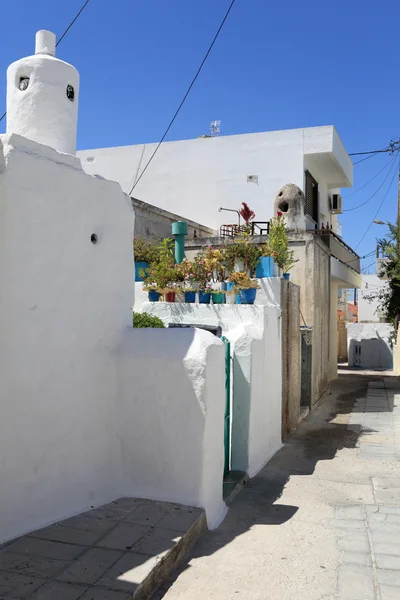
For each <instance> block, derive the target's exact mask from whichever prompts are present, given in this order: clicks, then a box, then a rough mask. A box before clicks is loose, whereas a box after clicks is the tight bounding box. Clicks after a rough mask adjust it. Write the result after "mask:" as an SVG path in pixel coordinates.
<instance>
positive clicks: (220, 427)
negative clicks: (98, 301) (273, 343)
mask: <svg viewBox="0 0 400 600" xmlns="http://www.w3.org/2000/svg"><path fill="white" fill-rule="evenodd" d="M119 356H120V361H119V363H118V365H119V366H118V380H119V381H120V382H127V381H131V382H132V385H131V386H122V387H121V389H120V394H119V398H118V400H119V402H118V411H117V412H118V432H119V433H118V436H119V439H120V443H121V453H122V464H123V486H124V494H125V495H127V496H138V497H144V498H153V499H156V500H166V501H171V502H181V503H184V504H188V505H194V506H201V507H204V508H205V509H206V514H207V520H208V525H209V527H210V528H214V527H216V526H217V525H219V524H220V522H221V520H222V519H223V517H224V516H225V513H226V505H225V503H224V502H223V499H222V481H223V473H224V411H225V347H224V344H223V342H222V341H221V340H219V339H218V338H216V337H215V336H213V335H212V334H211V333H209V332H207V331H202V330H199V329H165V330H164V329H161V330H160V329H135V330H133V331H132V329H131V330H130V331H127V332H126V334H125V336H124V340H123V342H122V344H121V347H120V349H119Z"/></svg>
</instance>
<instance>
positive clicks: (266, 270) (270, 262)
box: [256, 256, 276, 279]
mask: <svg viewBox="0 0 400 600" xmlns="http://www.w3.org/2000/svg"><path fill="white" fill-rule="evenodd" d="M275 272H276V271H275V261H274V259H273V257H272V256H262V257H261V258H260V262H259V263H258V264H257V266H256V277H257V278H258V279H263V278H264V277H275V276H276V275H275Z"/></svg>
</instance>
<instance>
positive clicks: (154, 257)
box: [133, 236, 160, 281]
mask: <svg viewBox="0 0 400 600" xmlns="http://www.w3.org/2000/svg"><path fill="white" fill-rule="evenodd" d="M133 251H134V257H135V281H143V280H144V278H145V277H146V271H147V269H148V268H149V267H150V264H153V263H156V262H158V260H159V257H160V253H159V245H158V243H156V241H150V240H145V239H144V238H143V237H141V236H139V237H137V238H134V239H133Z"/></svg>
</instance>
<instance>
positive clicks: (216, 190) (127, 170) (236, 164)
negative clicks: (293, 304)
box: [78, 129, 303, 229]
mask: <svg viewBox="0 0 400 600" xmlns="http://www.w3.org/2000/svg"><path fill="white" fill-rule="evenodd" d="M154 148H155V144H146V145H144V146H143V145H140V146H124V147H119V148H101V149H97V150H84V151H80V152H79V153H78V155H79V156H80V157H81V158H82V165H83V168H84V169H85V170H86V171H87V172H88V173H99V174H100V175H102V176H103V177H107V178H108V179H111V180H115V181H118V182H119V183H120V184H121V187H122V189H123V190H124V191H127V192H128V191H129V190H130V189H131V185H132V183H133V177H134V174H135V172H136V170H137V169H139V172H140V171H141V169H142V168H143V166H144V165H145V164H146V162H147V161H148V159H149V158H150V156H151V154H152V153H153V151H154ZM151 169H152V170H151V176H147V174H146V176H145V177H143V178H142V179H141V181H140V182H139V184H138V185H137V187H136V188H135V192H134V194H135V197H136V198H139V199H140V200H143V201H144V202H148V203H149V204H154V205H155V206H159V207H160V208H164V209H166V210H169V211H171V212H175V213H177V214H178V215H183V216H184V217H185V218H188V219H191V220H192V221H196V222H198V223H202V224H204V225H207V226H208V227H212V228H213V229H218V228H219V226H220V225H221V224H222V223H232V222H234V223H236V221H237V218H236V215H234V214H232V213H227V212H221V213H219V212H218V208H219V207H220V206H223V207H225V208H234V209H236V210H237V209H239V208H240V206H241V204H242V202H247V203H248V204H249V205H250V207H251V208H252V209H253V210H254V211H255V213H256V219H257V220H259V221H266V220H268V219H269V218H271V217H272V216H273V212H274V200H275V196H276V195H277V193H278V192H279V189H280V188H281V187H282V186H283V185H284V184H286V183H295V184H296V185H298V186H300V187H301V188H303V130H302V129H293V130H288V131H272V132H267V133H257V134H248V135H232V136H227V137H215V138H205V139H195V140H184V141H179V142H168V143H164V144H163V145H162V146H161V147H160V149H159V151H158V153H157V158H156V160H154V161H153V163H152V165H151ZM149 174H150V171H149ZM248 175H257V176H258V183H248V182H247V176H248Z"/></svg>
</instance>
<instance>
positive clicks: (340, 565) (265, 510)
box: [155, 369, 400, 600]
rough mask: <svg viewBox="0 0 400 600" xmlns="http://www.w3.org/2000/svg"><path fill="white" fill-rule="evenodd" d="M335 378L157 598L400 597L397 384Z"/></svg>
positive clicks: (368, 375) (350, 375) (372, 377)
mask: <svg viewBox="0 0 400 600" xmlns="http://www.w3.org/2000/svg"><path fill="white" fill-rule="evenodd" d="M340 373H341V374H340V377H339V379H338V380H336V382H334V383H333V384H332V386H331V394H330V397H329V400H328V401H327V402H325V403H324V404H323V405H322V406H320V408H319V409H318V410H317V411H315V412H314V413H312V414H310V415H309V416H308V418H307V419H306V420H305V421H304V422H303V423H302V424H301V425H300V426H299V428H298V429H297V431H296V433H295V434H294V435H293V436H292V438H291V439H290V440H288V442H287V443H286V444H285V445H284V446H283V448H282V449H281V450H280V451H279V452H278V453H277V454H276V455H275V456H274V458H273V459H272V460H271V461H270V462H269V463H268V465H267V466H266V467H265V468H264V469H263V470H262V471H261V473H259V475H258V476H257V477H255V478H254V479H252V480H251V481H250V482H249V483H248V485H247V486H246V487H245V489H243V490H242V491H241V493H240V494H239V495H238V496H237V497H236V498H235V499H234V501H233V503H232V505H231V508H230V511H229V513H228V515H227V517H226V519H225V521H224V522H223V523H222V525H221V526H220V527H219V528H218V529H217V530H216V531H213V532H208V533H207V534H206V535H205V536H204V537H203V538H202V539H201V540H200V541H199V542H198V543H197V546H196V547H195V549H194V551H193V553H192V556H191V559H190V560H189V561H187V562H186V563H185V564H184V565H183V567H182V568H181V569H180V571H179V572H178V573H175V574H173V576H172V577H171V579H170V581H169V583H168V585H167V586H165V587H164V588H163V589H162V590H159V592H158V594H156V596H155V599H156V600H160V599H161V598H163V599H165V600H181V599H182V600H209V599H211V598H213V599H216V600H217V599H218V600H399V598H400V477H399V475H400V469H399V459H400V382H399V380H398V378H396V377H393V376H391V375H390V373H373V372H367V371H354V372H352V371H347V370H343V369H342V370H341V371H340Z"/></svg>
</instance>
